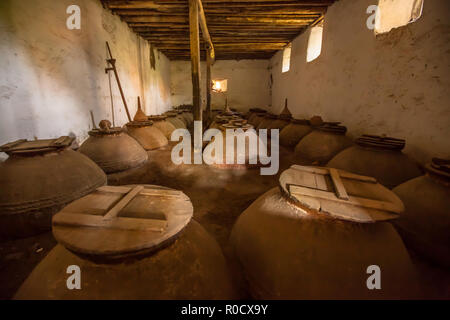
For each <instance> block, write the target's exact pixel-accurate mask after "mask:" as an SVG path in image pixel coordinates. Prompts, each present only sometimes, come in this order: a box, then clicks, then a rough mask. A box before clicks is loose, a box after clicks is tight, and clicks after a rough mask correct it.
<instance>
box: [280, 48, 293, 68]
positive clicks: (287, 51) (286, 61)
mask: <svg viewBox="0 0 450 320" xmlns="http://www.w3.org/2000/svg"><path fill="white" fill-rule="evenodd" d="M290 66H291V44H289V45H288V46H287V47H286V48H284V50H283V65H282V67H281V72H282V73H283V72H288V71H289V68H290Z"/></svg>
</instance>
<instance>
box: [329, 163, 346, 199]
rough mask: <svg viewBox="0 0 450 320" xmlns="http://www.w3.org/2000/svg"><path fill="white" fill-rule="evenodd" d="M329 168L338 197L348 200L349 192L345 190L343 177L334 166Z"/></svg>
mask: <svg viewBox="0 0 450 320" xmlns="http://www.w3.org/2000/svg"><path fill="white" fill-rule="evenodd" d="M329 170H330V176H331V181H333V185H334V188H335V190H336V195H337V197H338V198H339V199H342V200H348V194H347V191H346V190H345V186H344V184H343V183H342V180H341V177H340V176H339V172H338V171H337V170H336V169H334V168H330V169H329Z"/></svg>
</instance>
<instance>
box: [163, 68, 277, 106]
mask: <svg viewBox="0 0 450 320" xmlns="http://www.w3.org/2000/svg"><path fill="white" fill-rule="evenodd" d="M170 71H171V74H170V80H171V85H170V88H171V94H172V103H173V105H174V106H177V105H180V104H192V76H191V62H190V61H171V65H170ZM201 71H202V74H201V90H202V97H203V100H204V101H206V64H205V63H204V62H202V63H201ZM211 78H212V79H213V80H214V79H227V80H228V82H227V83H228V84H227V86H228V90H227V93H226V96H227V98H228V105H229V107H230V108H236V109H237V110H241V111H246V110H248V109H249V108H251V107H269V106H270V104H271V97H270V73H269V61H268V60H239V61H236V60H218V61H216V63H215V64H214V65H213V66H212V67H211ZM204 105H206V103H204ZM224 105H225V94H223V93H214V92H213V93H212V95H211V106H212V108H223V106H224Z"/></svg>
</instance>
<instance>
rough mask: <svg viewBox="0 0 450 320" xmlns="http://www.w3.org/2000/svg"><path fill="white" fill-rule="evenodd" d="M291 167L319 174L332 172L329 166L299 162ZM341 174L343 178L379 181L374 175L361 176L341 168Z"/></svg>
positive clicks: (371, 181)
mask: <svg viewBox="0 0 450 320" xmlns="http://www.w3.org/2000/svg"><path fill="white" fill-rule="evenodd" d="M291 168H292V169H295V170H300V171H306V172H311V173H318V174H323V175H327V174H329V172H330V171H329V169H328V168H319V167H312V166H300V165H297V164H294V165H292V166H291ZM339 175H340V176H341V178H346V179H353V180H358V181H363V182H370V183H377V179H375V178H373V177H367V176H361V175H359V174H354V173H351V172H345V171H341V170H340V171H339Z"/></svg>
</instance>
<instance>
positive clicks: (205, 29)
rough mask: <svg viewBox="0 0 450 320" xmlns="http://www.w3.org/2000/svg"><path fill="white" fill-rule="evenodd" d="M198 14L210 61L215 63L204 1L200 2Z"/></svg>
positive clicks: (199, 0)
mask: <svg viewBox="0 0 450 320" xmlns="http://www.w3.org/2000/svg"><path fill="white" fill-rule="evenodd" d="M198 14H199V20H200V28H201V29H202V35H203V40H205V45H206V51H207V53H208V55H209V59H210V60H211V61H210V62H211V63H214V60H215V51H214V45H213V43H212V41H211V36H210V35H209V31H208V26H207V25H206V17H205V12H204V11H203V5H202V1H201V0H198Z"/></svg>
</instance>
